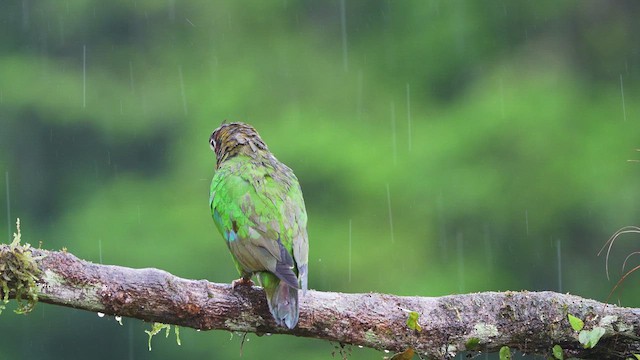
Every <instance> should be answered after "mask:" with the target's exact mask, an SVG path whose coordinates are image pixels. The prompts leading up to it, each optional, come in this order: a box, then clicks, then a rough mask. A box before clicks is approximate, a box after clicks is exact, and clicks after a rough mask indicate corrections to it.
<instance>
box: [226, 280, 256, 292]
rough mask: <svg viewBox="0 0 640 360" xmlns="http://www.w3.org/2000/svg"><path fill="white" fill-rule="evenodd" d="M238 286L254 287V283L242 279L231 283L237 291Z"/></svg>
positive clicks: (232, 287)
mask: <svg viewBox="0 0 640 360" xmlns="http://www.w3.org/2000/svg"><path fill="white" fill-rule="evenodd" d="M238 285H242V286H253V281H251V279H246V278H240V279H237V280H233V281H232V282H231V289H233V290H235V289H236V287H237V286H238Z"/></svg>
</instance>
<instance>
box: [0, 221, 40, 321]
mask: <svg viewBox="0 0 640 360" xmlns="http://www.w3.org/2000/svg"><path fill="white" fill-rule="evenodd" d="M16 229H17V230H16V231H17V233H14V234H13V241H12V242H11V244H10V245H9V247H8V248H7V247H3V248H2V249H0V295H2V301H0V313H2V311H3V310H4V309H5V307H6V304H7V303H8V302H9V294H12V293H13V294H14V295H15V298H16V302H17V303H18V307H17V308H16V309H15V310H14V311H15V312H16V313H17V314H26V313H28V312H30V311H31V310H33V308H34V306H35V305H36V303H37V302H38V288H37V286H36V281H38V277H39V276H40V269H39V268H38V265H37V263H36V260H38V259H40V257H34V256H33V254H32V253H31V250H30V249H31V245H29V244H24V245H22V244H20V237H21V234H20V219H17V221H16Z"/></svg>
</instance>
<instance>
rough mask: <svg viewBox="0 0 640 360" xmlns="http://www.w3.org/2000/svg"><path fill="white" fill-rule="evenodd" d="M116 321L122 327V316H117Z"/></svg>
mask: <svg viewBox="0 0 640 360" xmlns="http://www.w3.org/2000/svg"><path fill="white" fill-rule="evenodd" d="M116 321H117V322H118V324H120V325H122V316H118V315H116Z"/></svg>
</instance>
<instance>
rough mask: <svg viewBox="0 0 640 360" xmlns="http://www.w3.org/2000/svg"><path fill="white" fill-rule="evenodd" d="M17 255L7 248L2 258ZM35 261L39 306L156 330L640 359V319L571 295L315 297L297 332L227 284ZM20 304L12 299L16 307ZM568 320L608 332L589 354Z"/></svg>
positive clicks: (258, 295) (439, 352) (52, 257)
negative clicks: (123, 319)
mask: <svg viewBox="0 0 640 360" xmlns="http://www.w3.org/2000/svg"><path fill="white" fill-rule="evenodd" d="M14 250H15V248H13V249H12V247H11V245H0V253H2V254H5V253H8V252H12V251H14ZM30 252H31V258H32V259H33V261H34V263H35V264H36V265H37V269H38V270H37V271H38V272H39V274H40V275H39V276H38V280H37V282H36V283H35V284H36V288H37V296H38V300H39V301H41V302H45V303H49V304H55V305H62V306H68V307H73V308H77V309H83V310H88V311H94V312H102V313H106V314H110V315H119V316H127V317H132V318H137V319H142V320H145V321H149V322H160V323H165V324H175V325H179V326H183V327H191V328H194V329H200V330H211V329H220V330H228V331H240V332H253V333H257V334H264V333H272V334H289V335H295V336H303V337H311V338H318V339H325V340H329V341H335V342H339V343H341V344H352V345H360V346H365V347H370V348H375V349H380V350H382V349H386V350H390V351H394V352H401V351H404V350H406V349H408V348H412V349H415V351H416V352H418V353H419V354H420V355H421V356H422V357H423V358H436V359H447V358H451V357H453V356H454V355H455V354H456V353H458V352H461V351H488V352H498V351H500V349H501V348H502V347H503V346H505V345H506V346H509V347H510V348H512V349H518V350H520V351H522V352H525V353H535V354H542V355H547V356H551V355H552V349H553V348H554V345H560V348H561V351H563V352H564V356H565V358H567V357H572V356H573V357H579V358H583V359H587V358H593V359H595V358H598V359H614V358H616V359H617V358H626V357H628V356H632V355H631V354H633V353H640V309H631V308H621V307H617V306H614V305H606V304H603V303H600V302H597V301H594V300H589V299H584V298H580V297H578V296H573V295H567V294H558V293H554V292H527V291H523V292H502V293H498V292H486V293H477V294H464V295H451V296H443V297H406V296H395V295H386V294H375V293H368V294H344V293H335V292H320V291H312V290H310V291H308V292H307V294H306V295H305V296H302V297H301V301H300V322H299V324H298V326H297V327H296V328H295V329H293V330H289V329H286V328H283V327H278V326H276V325H275V323H274V321H273V320H272V318H271V316H270V314H269V310H268V309H267V305H266V302H265V297H264V293H263V292H262V289H261V288H259V287H252V288H247V287H239V288H237V289H236V290H235V291H232V290H231V287H230V286H229V285H228V284H215V283H211V282H208V281H206V280H187V279H182V278H179V277H176V276H173V275H171V274H169V273H168V272H166V271H162V270H157V269H131V268H125V267H120V266H112V265H99V264H94V263H91V262H87V261H83V260H80V259H78V258H77V257H75V256H73V255H72V254H70V253H67V252H64V251H46V250H40V249H30ZM5 259H6V257H2V258H1V259H0V266H2V264H3V263H2V261H6V260H5ZM6 274H8V275H7V276H12V275H11V273H10V272H8V273H6ZM6 274H5V275H6ZM11 281H12V280H10V281H9V283H12V282H11ZM0 293H1V291H0ZM15 296H16V292H15V291H11V292H10V294H9V297H15ZM23 296H24V294H23ZM568 314H571V315H574V316H576V317H578V318H580V319H582V320H583V321H584V328H585V329H587V330H589V329H592V328H595V327H602V328H604V329H605V333H604V335H603V336H602V338H601V339H600V340H599V342H598V343H597V345H596V346H595V347H593V348H589V349H585V348H584V346H583V344H581V343H580V341H579V339H578V333H577V332H576V331H575V330H574V329H573V328H572V327H571V324H570V323H569V321H568V318H567V315H568ZM503 351H504V350H503ZM558 351H559V350H558V347H556V348H555V352H556V353H557V352H558Z"/></svg>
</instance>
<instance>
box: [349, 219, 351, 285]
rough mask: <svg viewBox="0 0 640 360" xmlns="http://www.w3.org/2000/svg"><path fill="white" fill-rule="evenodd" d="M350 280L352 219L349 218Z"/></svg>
mask: <svg viewBox="0 0 640 360" xmlns="http://www.w3.org/2000/svg"><path fill="white" fill-rule="evenodd" d="M349 282H351V219H349Z"/></svg>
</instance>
